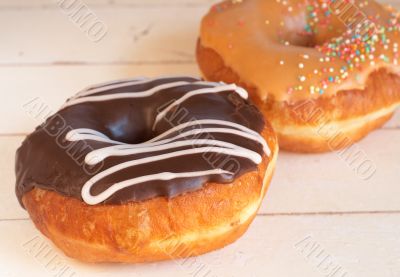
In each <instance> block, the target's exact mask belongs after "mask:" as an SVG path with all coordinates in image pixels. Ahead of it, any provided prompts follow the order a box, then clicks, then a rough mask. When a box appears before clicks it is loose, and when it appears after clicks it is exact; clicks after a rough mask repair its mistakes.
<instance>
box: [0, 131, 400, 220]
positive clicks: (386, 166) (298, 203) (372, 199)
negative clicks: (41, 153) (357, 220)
mask: <svg viewBox="0 0 400 277" xmlns="http://www.w3.org/2000/svg"><path fill="white" fill-rule="evenodd" d="M22 139H23V137H21V136H11V137H0V153H2V155H1V156H0V166H1V167H0V173H1V176H3V186H1V187H0V201H1V203H2V205H1V206H0V219H6V218H25V217H26V213H25V211H23V210H22V209H21V208H20V207H19V205H18V203H17V201H16V199H15V195H14V184H15V177H14V154H15V150H16V148H17V147H18V146H19V144H20V142H21V141H22ZM399 141H400V130H381V131H377V132H375V133H373V134H372V135H370V136H369V137H368V138H367V139H366V140H364V141H363V142H361V143H360V144H359V146H358V149H360V150H362V151H364V152H365V153H366V156H365V157H366V158H367V159H369V160H370V161H372V162H373V163H374V164H375V165H376V167H377V170H376V173H375V174H374V175H373V176H372V177H371V178H370V179H368V180H363V179H362V178H360V176H361V177H363V175H360V174H358V175H357V174H356V173H355V172H354V171H353V170H352V169H353V168H355V167H356V166H357V165H359V164H361V162H362V161H363V159H362V158H360V159H358V160H356V162H355V163H354V165H353V166H351V165H349V162H348V161H347V162H346V161H345V160H343V159H341V158H340V157H338V156H337V155H336V154H335V153H328V154H322V155H296V154H290V153H284V152H281V153H280V157H279V161H278V165H277V169H276V174H275V176H274V179H273V181H272V184H271V187H270V189H269V192H268V194H267V197H266V198H265V199H264V202H263V205H262V207H261V210H260V213H261V214H265V213H267V214H271V213H272V214H276V213H278V214H279V213H321V212H322V213H323V212H328V213H329V212H354V211H356V212H359V211H361V212H368V211H373V212H376V211H377V212H381V211H400V201H399V198H398V196H399V195H400V186H399V179H400V164H399V163H398V157H399V156H400V145H399V143H398V142H399ZM353 153H356V151H354V152H353Z"/></svg>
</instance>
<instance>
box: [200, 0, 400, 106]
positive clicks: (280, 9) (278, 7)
mask: <svg viewBox="0 0 400 277" xmlns="http://www.w3.org/2000/svg"><path fill="white" fill-rule="evenodd" d="M330 2H331V1H328V0H309V1H305V0H287V1H280V0H271V1H265V0H243V1H225V2H222V3H220V4H218V5H216V6H214V7H213V8H212V9H211V10H210V12H209V13H208V14H207V15H206V16H205V17H204V19H203V21H202V24H201V31H200V41H201V45H202V46H203V47H205V48H209V49H212V50H214V51H215V52H216V53H217V54H218V55H219V56H220V57H221V58H222V59H223V61H224V63H225V65H226V66H227V67H229V68H231V69H232V70H233V71H234V72H235V73H237V74H238V76H240V78H241V80H240V81H241V82H242V83H245V84H246V85H247V86H248V87H254V88H256V91H257V93H258V97H259V98H260V99H261V100H263V101H265V100H266V99H267V97H268V98H270V99H272V100H274V101H286V102H288V103H294V102H297V101H299V100H304V99H310V98H313V99H315V98H320V97H331V96H334V95H335V94H336V93H337V92H338V91H344V90H351V89H363V88H364V87H365V84H366V82H367V79H368V76H369V75H370V74H371V73H372V72H373V71H375V70H377V69H379V68H386V69H387V70H388V71H390V72H394V73H397V72H398V71H399V69H400V68H399V67H398V66H397V59H398V56H397V50H396V49H395V50H393V48H394V45H396V44H397V42H400V40H399V32H398V19H397V18H398V16H397V14H395V13H394V12H393V11H392V10H390V9H386V8H384V7H383V6H381V5H379V4H378V3H376V2H375V1H371V0H369V1H364V0H356V1H354V7H355V10H354V11H352V12H360V13H363V14H364V15H365V16H366V17H367V18H369V19H370V21H369V22H372V23H373V25H371V26H373V28H372V27H371V28H370V29H369V32H368V34H369V36H370V39H372V38H373V39H374V40H373V43H370V42H368V41H367V43H366V44H368V45H367V46H368V47H370V49H367V51H364V50H366V49H364V48H366V47H365V46H366V45H365V43H363V44H362V45H361V46H360V45H358V46H357V45H356V44H355V43H354V45H352V42H353V41H354V40H355V39H354V32H353V30H349V31H348V29H347V27H348V26H347V27H346V25H345V24H344V22H343V19H342V20H340V16H342V18H343V15H340V13H338V15H335V14H333V13H332V11H331V14H330V15H329V16H326V15H325V14H324V13H322V12H320V11H321V10H323V7H325V12H329V9H327V8H326V7H327V6H328V7H329V4H330ZM339 2H345V3H348V1H336V3H339ZM309 7H312V9H314V10H315V11H316V14H313V17H312V19H310V18H311V17H310V11H309V9H308V8H309ZM336 8H337V10H338V11H340V8H343V6H342V7H340V6H337V7H336ZM316 19H318V20H316ZM310 21H312V22H314V23H312V22H311V23H310ZM315 22H317V23H315ZM310 24H311V25H312V27H313V29H315V30H312V31H305V30H307V28H309V26H310ZM368 26H369V25H368ZM361 31H362V30H361V29H360V30H359V32H360V33H361ZM374 35H376V36H374ZM332 43H333V44H335V45H336V46H337V47H339V48H340V49H342V50H346V48H349V49H350V48H352V47H353V46H354V47H359V49H357V50H360V53H358V52H357V53H358V54H364V55H363V60H364V61H360V60H356V61H354V60H355V59H356V58H357V57H356V56H354V55H352V56H351V55H350V54H349V53H347V52H344V53H342V54H343V55H342V57H341V58H339V57H337V56H336V57H334V56H333V55H332V53H330V52H329V49H330V47H332ZM385 45H387V46H385ZM363 47H364V48H363ZM396 47H397V46H396ZM347 54H348V55H349V56H348V57H347V56H346V55H347ZM343 68H345V69H343ZM332 77H333V78H335V82H330V81H329V80H330V78H332ZM322 84H324V85H322ZM293 88H294V89H293ZM316 88H318V89H316ZM320 89H322V90H320Z"/></svg>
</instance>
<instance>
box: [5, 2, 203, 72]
mask: <svg viewBox="0 0 400 277" xmlns="http://www.w3.org/2000/svg"><path fill="white" fill-rule="evenodd" d="M92 10H93V12H94V13H95V14H96V16H97V18H98V19H99V20H100V21H101V22H103V23H104V25H105V26H106V27H107V34H106V35H105V36H104V38H103V39H102V40H100V41H99V42H97V43H96V42H93V41H92V40H91V39H89V38H88V36H86V34H85V31H87V30H88V28H89V27H90V26H91V25H90V23H88V24H87V25H84V27H83V28H79V27H78V26H76V24H75V23H74V22H76V21H75V20H71V19H70V18H69V16H68V15H67V14H65V13H64V12H63V11H62V10H59V9H48V10H47V9H45V10H37V9H27V10H2V11H0V14H1V16H0V33H1V34H2V36H3V38H4V39H3V40H2V43H1V44H0V65H3V66H4V65H9V64H21V63H23V64H31V63H34V64H35V63H45V64H47V63H62V62H84V63H96V64H98V63H112V64H115V63H126V62H131V63H132V62H135V63H138V62H153V63H154V62H158V63H160V62H165V61H176V62H182V61H183V62H194V52H195V44H196V40H197V37H198V29H199V22H200V18H201V17H202V15H203V14H204V13H205V12H206V11H207V10H208V7H207V6H201V7H198V6H177V7H173V8H154V9H153V8H151V9H149V8H141V7H135V8H126V7H116V8H109V9H103V8H95V7H94V8H93V9H92ZM10 22H12V25H13V28H10V26H9V24H10ZM49 22H51V24H49ZM93 22H94V21H93ZM183 22H184V24H182V23H183ZM100 37H101V36H100ZM49 43H50V44H51V45H49Z"/></svg>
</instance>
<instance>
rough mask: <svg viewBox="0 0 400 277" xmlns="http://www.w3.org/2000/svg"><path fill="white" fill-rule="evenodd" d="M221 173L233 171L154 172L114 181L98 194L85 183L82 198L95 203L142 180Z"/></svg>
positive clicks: (142, 181) (91, 203)
mask: <svg viewBox="0 0 400 277" xmlns="http://www.w3.org/2000/svg"><path fill="white" fill-rule="evenodd" d="M221 174H228V175H232V174H233V173H232V172H229V171H226V170H223V169H219V168H217V169H211V170H205V171H196V172H180V173H174V172H161V173H156V174H151V175H145V176H140V177H137V178H133V179H129V180H125V181H122V182H118V183H115V184H114V185H112V186H111V187H109V188H107V189H106V190H105V191H103V192H101V193H100V194H98V195H92V194H91V193H90V189H91V187H92V185H93V183H86V184H85V185H84V186H83V188H82V198H83V200H84V201H85V202H86V203H87V204H89V205H96V204H98V203H101V202H103V201H104V200H106V199H107V198H109V197H110V196H111V195H113V194H114V193H116V192H117V191H119V190H121V189H124V188H126V187H129V186H133V185H136V184H140V183H144V182H149V181H156V180H163V181H167V180H172V179H177V178H193V177H200V176H207V175H221Z"/></svg>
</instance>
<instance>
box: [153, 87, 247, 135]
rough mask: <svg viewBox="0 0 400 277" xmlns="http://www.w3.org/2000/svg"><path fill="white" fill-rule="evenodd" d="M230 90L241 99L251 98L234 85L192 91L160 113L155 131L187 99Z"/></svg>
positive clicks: (155, 123)
mask: <svg viewBox="0 0 400 277" xmlns="http://www.w3.org/2000/svg"><path fill="white" fill-rule="evenodd" d="M229 90H233V91H236V92H237V93H238V94H239V95H240V97H242V98H244V99H247V98H248V97H249V95H248V93H247V91H245V90H244V89H242V88H240V87H238V86H236V85H234V84H232V85H223V86H217V87H214V88H201V89H198V90H193V91H190V92H188V93H186V94H184V95H183V96H182V97H181V98H179V99H177V100H175V101H174V102H173V103H171V104H170V105H169V106H168V107H166V108H165V109H164V110H163V111H162V112H160V113H159V114H158V115H157V117H156V119H155V121H154V125H153V130H154V129H155V127H156V125H157V123H158V122H159V121H160V120H161V119H162V118H163V117H164V116H165V115H166V114H167V113H168V112H169V111H170V110H171V109H172V108H173V107H175V106H177V105H179V104H182V103H183V102H184V101H186V100H187V99H189V98H191V97H193V96H196V95H200V94H208V93H218V92H223V91H229Z"/></svg>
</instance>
